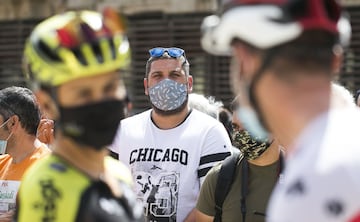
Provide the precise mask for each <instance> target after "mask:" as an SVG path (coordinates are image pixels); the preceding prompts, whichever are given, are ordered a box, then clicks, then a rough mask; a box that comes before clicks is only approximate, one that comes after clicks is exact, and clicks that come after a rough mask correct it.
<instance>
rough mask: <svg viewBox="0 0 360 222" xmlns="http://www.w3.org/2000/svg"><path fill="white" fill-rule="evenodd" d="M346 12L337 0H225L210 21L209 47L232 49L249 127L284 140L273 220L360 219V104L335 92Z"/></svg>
mask: <svg viewBox="0 0 360 222" xmlns="http://www.w3.org/2000/svg"><path fill="white" fill-rule="evenodd" d="M255 3H256V4H255ZM340 17H341V9H340V6H339V5H338V3H337V2H336V0H326V1H320V0H316V1H315V0H302V1H290V0H284V1H269V0H257V1H246V0H234V1H231V0H230V1H229V0H227V1H226V3H225V5H224V8H223V10H222V14H221V16H220V17H219V16H211V17H207V18H205V19H204V21H203V25H202V28H203V31H204V32H203V36H202V45H203V47H204V49H205V50H207V51H209V52H211V53H214V54H222V55H224V54H230V53H231V52H232V54H233V58H234V59H233V64H232V71H231V78H232V83H233V84H234V89H235V93H236V94H240V98H239V103H240V109H239V111H238V116H239V118H240V119H241V120H243V125H244V127H245V128H247V129H248V131H250V132H251V133H252V134H254V135H256V136H259V137H266V136H267V135H268V133H269V132H271V133H272V134H273V135H274V136H275V137H276V138H278V139H279V141H281V143H282V144H283V145H284V147H286V149H287V150H286V155H287V161H286V165H285V166H286V168H285V172H284V179H283V180H281V182H280V183H279V184H278V185H277V187H276V189H275V191H274V193H273V195H272V198H271V201H270V203H269V208H268V212H267V215H266V220H267V221H271V222H290V221H291V222H296V221H299V222H300V221H301V222H304V221H307V222H308V221H314V222H315V221H316V222H330V221H331V222H335V221H336V222H340V221H341V222H343V221H348V222H355V221H360V201H359V200H360V174H359V172H360V140H359V139H358V133H359V132H360V113H359V110H358V109H356V108H355V107H354V106H343V105H342V106H341V105H340V106H339V104H341V103H342V102H341V101H340V100H339V99H334V97H333V96H332V94H331V82H332V79H333V76H334V74H335V73H336V71H338V70H339V67H340V64H341V59H340V58H341V52H342V51H341V50H342V47H341V45H342V44H341V43H344V42H343V40H347V39H349V38H343V37H344V35H340V34H339V33H342V32H343V31H344V27H345V29H346V28H349V26H346V25H345V26H343V24H345V23H344V22H339V21H341V20H340ZM339 31H340V32H339ZM343 33H345V32H343Z"/></svg>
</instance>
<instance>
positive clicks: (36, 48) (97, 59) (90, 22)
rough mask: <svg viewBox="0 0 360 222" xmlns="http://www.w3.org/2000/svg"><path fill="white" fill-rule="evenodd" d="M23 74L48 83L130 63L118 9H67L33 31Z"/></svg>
mask: <svg viewBox="0 0 360 222" xmlns="http://www.w3.org/2000/svg"><path fill="white" fill-rule="evenodd" d="M23 62H24V64H23V65H24V67H25V75H27V76H29V77H30V78H31V79H33V80H35V81H36V82H38V83H40V84H41V85H47V86H51V87H55V86H59V85H61V84H63V83H66V82H68V81H71V80H74V79H78V78H82V77H86V76H95V75H101V74H104V73H107V72H111V71H114V70H118V69H124V68H127V67H128V66H129V62H130V48H129V42H128V40H127V37H126V35H125V24H124V22H123V20H121V19H120V17H119V16H118V14H117V12H115V11H114V10H112V9H110V8H107V9H105V10H104V12H103V13H102V14H101V13H98V12H93V11H70V12H66V13H63V14H59V15H55V16H52V17H50V18H48V19H46V20H44V21H43V22H41V23H40V24H38V25H37V26H36V27H35V28H34V30H33V31H32V33H31V35H30V37H29V38H28V40H27V42H26V45H25V51H24V61H23Z"/></svg>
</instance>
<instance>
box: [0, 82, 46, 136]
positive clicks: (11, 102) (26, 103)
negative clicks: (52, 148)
mask: <svg viewBox="0 0 360 222" xmlns="http://www.w3.org/2000/svg"><path fill="white" fill-rule="evenodd" d="M0 115H2V116H3V118H4V120H7V119H9V118H10V117H11V116H13V115H17V116H18V117H19V121H20V124H21V127H23V128H24V129H25V131H26V132H27V133H29V134H31V135H36V131H37V128H38V126H39V122H40V118H41V113H40V108H39V106H38V103H37V101H36V98H35V95H34V94H33V93H32V91H31V90H30V89H27V88H23V87H17V86H11V87H7V88H4V89H2V90H0Z"/></svg>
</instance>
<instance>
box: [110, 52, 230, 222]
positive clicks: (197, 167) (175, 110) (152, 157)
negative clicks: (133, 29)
mask: <svg viewBox="0 0 360 222" xmlns="http://www.w3.org/2000/svg"><path fill="white" fill-rule="evenodd" d="M149 52H150V58H149V60H148V61H147V64H146V76H145V79H144V87H145V94H146V95H147V96H149V100H150V103H151V106H152V109H150V110H147V111H145V112H142V113H140V114H138V115H134V116H132V117H129V118H127V119H124V120H123V121H121V123H120V128H119V131H118V134H117V136H116V139H115V141H114V144H113V145H112V147H111V150H112V152H115V153H117V154H118V156H119V160H121V161H123V162H124V163H125V164H127V165H128V166H129V167H130V169H131V171H132V173H133V176H134V180H135V184H136V192H137V195H138V199H139V200H140V201H142V202H143V204H144V213H145V216H146V217H147V219H148V221H169V222H171V221H181V222H182V221H195V215H194V208H195V205H196V200H197V195H198V193H199V190H200V185H201V183H202V181H203V179H204V176H205V175H206V173H207V172H208V171H209V170H210V168H211V167H212V166H213V165H214V164H216V163H218V162H219V161H221V160H223V159H224V158H225V157H226V156H228V155H230V148H231V141H230V138H229V136H228V134H227V132H226V130H225V128H224V126H223V125H222V124H221V123H220V122H219V121H217V120H216V119H214V118H212V117H210V116H208V115H207V114H204V113H201V112H199V111H197V110H193V109H190V108H189V107H188V94H189V93H190V92H191V90H192V83H193V79H192V76H191V75H190V74H189V63H188V61H187V59H186V57H185V52H184V50H183V49H180V48H153V49H151V50H149Z"/></svg>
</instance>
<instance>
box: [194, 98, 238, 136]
mask: <svg viewBox="0 0 360 222" xmlns="http://www.w3.org/2000/svg"><path fill="white" fill-rule="evenodd" d="M189 107H190V109H196V110H199V111H200V112H203V113H206V114H208V115H209V116H211V117H213V118H214V119H217V120H219V121H220V122H221V123H222V124H223V125H224V127H225V129H226V131H227V133H228V135H229V137H230V138H231V119H232V114H231V112H230V111H229V110H228V109H227V108H225V107H224V104H223V103H222V102H221V101H216V100H215V98H214V97H212V96H209V97H206V96H204V95H202V94H198V93H190V94H189Z"/></svg>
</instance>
